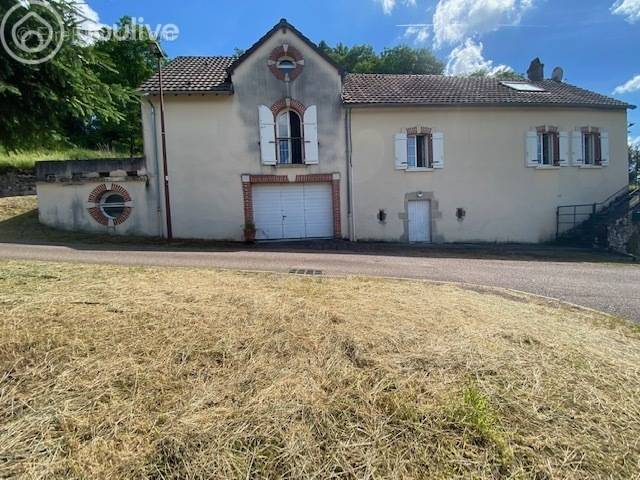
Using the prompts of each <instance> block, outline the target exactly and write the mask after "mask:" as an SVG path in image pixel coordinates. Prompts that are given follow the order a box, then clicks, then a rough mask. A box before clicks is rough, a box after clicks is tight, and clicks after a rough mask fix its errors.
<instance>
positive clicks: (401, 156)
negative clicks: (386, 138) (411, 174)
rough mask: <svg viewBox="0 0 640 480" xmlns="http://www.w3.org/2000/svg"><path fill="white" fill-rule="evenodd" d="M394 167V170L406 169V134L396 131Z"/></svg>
mask: <svg viewBox="0 0 640 480" xmlns="http://www.w3.org/2000/svg"><path fill="white" fill-rule="evenodd" d="M395 167H396V170H406V169H407V134H406V133H397V134H396V136H395Z"/></svg>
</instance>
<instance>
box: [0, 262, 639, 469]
mask: <svg viewBox="0 0 640 480" xmlns="http://www.w3.org/2000/svg"><path fill="white" fill-rule="evenodd" d="M639 471H640V332H639V330H638V329H637V328H635V327H633V326H631V325H627V324H624V323H623V322H620V321H617V320H614V319H611V318H610V317H606V316H604V315H600V314H597V313H593V312H589V311H585V310H581V309H577V308H574V307H569V306H566V305H561V304H557V303H554V302H550V301H545V300H541V299H532V298H529V297H526V296H523V295H519V294H512V293H509V294H508V295H504V294H497V293H496V294H493V293H490V292H483V291H470V290H465V289H462V288H459V287H455V286H449V285H432V284H427V283H419V282H404V281H389V280H372V279H362V278H348V279H326V278H301V277H293V276H278V275H268V274H242V273H230V272H218V271H210V270H196V269H163V268H124V267H108V266H88V265H71V264H52V263H26V262H2V261H0V477H11V476H16V477H23V478H34V479H39V478H43V479H44V478H112V479H115V478H122V479H143V478H158V479H178V478H194V479H195V478H201V479H205V478H207V479H208V478H274V477H286V478H319V479H326V478H429V479H432V478H435V479H437V478H456V477H457V478H532V479H534V478H535V479H546V478H569V479H578V478H632V477H634V476H636V475H637V474H638V472H639Z"/></svg>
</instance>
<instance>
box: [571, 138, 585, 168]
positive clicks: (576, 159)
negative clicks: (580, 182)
mask: <svg viewBox="0 0 640 480" xmlns="http://www.w3.org/2000/svg"><path fill="white" fill-rule="evenodd" d="M571 164H572V165H582V164H584V152H583V149H582V132H571Z"/></svg>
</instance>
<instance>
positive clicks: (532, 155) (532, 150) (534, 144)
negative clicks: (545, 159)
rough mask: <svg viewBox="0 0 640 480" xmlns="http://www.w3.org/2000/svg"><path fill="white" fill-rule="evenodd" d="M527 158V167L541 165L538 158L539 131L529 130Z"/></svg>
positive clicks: (526, 149)
mask: <svg viewBox="0 0 640 480" xmlns="http://www.w3.org/2000/svg"><path fill="white" fill-rule="evenodd" d="M525 159H526V161H527V167H537V166H539V165H540V159H539V158H538V132H527V139H526V148H525Z"/></svg>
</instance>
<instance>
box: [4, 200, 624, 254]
mask: <svg viewBox="0 0 640 480" xmlns="http://www.w3.org/2000/svg"><path fill="white" fill-rule="evenodd" d="M0 243H13V244H24V245H53V246H65V247H68V248H72V249H75V250H100V251H163V252H203V253H206V252H247V253H248V252H273V253H286V252H289V253H328V254H344V255H371V256H391V257H423V258H457V259H481V260H513V261H539V262H572V263H576V262H596V263H623V264H624V263H633V261H632V259H630V258H629V257H626V256H623V255H617V254H613V253H609V252H603V251H598V250H592V249H586V248H575V247H566V246H557V245H527V244H447V245H407V244H397V243H381V242H358V243H351V242H347V241H343V240H316V241H304V242H277V243H275V242H274V243H258V244H255V245H248V244H244V243H238V242H219V241H205V240H175V241H172V242H168V241H166V240H164V239H161V238H157V237H156V238H149V237H122V236H111V235H93V234H84V233H76V232H67V231H62V230H56V229H53V228H50V227H46V226H44V225H42V224H40V223H39V221H38V211H37V210H30V211H27V212H26V213H18V214H17V215H15V216H13V217H10V218H7V219H5V220H0Z"/></svg>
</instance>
